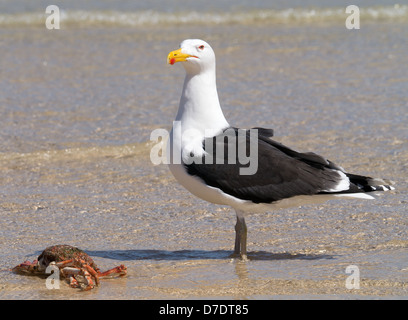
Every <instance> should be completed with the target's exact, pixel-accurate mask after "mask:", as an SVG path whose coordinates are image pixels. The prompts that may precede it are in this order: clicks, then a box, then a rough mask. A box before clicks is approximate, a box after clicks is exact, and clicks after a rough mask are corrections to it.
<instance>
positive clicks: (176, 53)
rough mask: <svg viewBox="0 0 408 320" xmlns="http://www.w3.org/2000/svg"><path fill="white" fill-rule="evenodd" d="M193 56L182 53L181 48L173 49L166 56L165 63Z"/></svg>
mask: <svg viewBox="0 0 408 320" xmlns="http://www.w3.org/2000/svg"><path fill="white" fill-rule="evenodd" d="M190 57H194V56H192V55H189V54H187V53H182V52H181V48H180V49H178V50H174V51H172V52H170V53H169V55H168V56H167V63H168V64H171V65H173V64H175V63H176V62H181V61H186V60H187V58H190Z"/></svg>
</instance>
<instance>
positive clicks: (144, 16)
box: [0, 4, 408, 27]
mask: <svg viewBox="0 0 408 320" xmlns="http://www.w3.org/2000/svg"><path fill="white" fill-rule="evenodd" d="M60 13H61V23H64V24H68V25H71V24H72V25H81V26H88V25H114V26H115V25H116V26H130V27H137V26H148V25H161V24H164V25H166V24H176V25H183V24H224V25H228V24H237V23H239V24H254V23H272V24H273V23H313V22H337V21H343V20H344V19H345V17H347V13H345V8H344V7H338V8H311V9H310V8H289V9H282V10H273V9H266V10H246V11H236V12H231V11H223V12H199V11H185V12H182V11H180V12H161V11H157V10H142V11H129V12H125V11H111V10H95V11H87V10H62V9H61V11H60ZM360 14H361V18H362V19H370V20H376V21H377V20H393V22H395V21H408V5H398V4H395V5H393V6H376V7H365V8H364V7H361V8H360ZM46 17H47V15H46V14H45V13H41V12H29V13H15V14H0V26H16V25H22V26H27V25H33V26H37V25H43V24H44V21H45V19H46Z"/></svg>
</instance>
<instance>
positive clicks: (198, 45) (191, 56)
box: [167, 39, 215, 74]
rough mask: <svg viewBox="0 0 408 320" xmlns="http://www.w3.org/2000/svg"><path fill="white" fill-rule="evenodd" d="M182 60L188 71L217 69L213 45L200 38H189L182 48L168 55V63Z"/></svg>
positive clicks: (199, 71)
mask: <svg viewBox="0 0 408 320" xmlns="http://www.w3.org/2000/svg"><path fill="white" fill-rule="evenodd" d="M176 62H181V63H182V65H183V67H184V69H186V72H187V73H190V74H198V73H201V72H203V71H207V70H214V71H215V54H214V51H213V49H212V48H211V46H210V45H209V44H208V43H207V42H205V41H203V40H200V39H187V40H184V41H183V42H182V43H181V44H180V49H178V50H175V51H172V52H170V53H169V55H168V56H167V63H169V64H171V65H173V64H175V63H176Z"/></svg>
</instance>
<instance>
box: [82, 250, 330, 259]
mask: <svg viewBox="0 0 408 320" xmlns="http://www.w3.org/2000/svg"><path fill="white" fill-rule="evenodd" d="M85 251H86V253H88V254H89V255H90V256H91V257H93V256H94V257H101V258H107V259H114V260H123V261H126V260H205V259H220V260H223V259H231V254H232V252H231V251H228V250H213V251H207V250H178V251H167V250H109V251H88V250H85ZM333 258H334V257H333V256H332V255H327V254H302V253H289V252H282V253H270V252H266V251H252V252H248V259H249V260H261V261H262V260H294V259H299V260H318V259H333Z"/></svg>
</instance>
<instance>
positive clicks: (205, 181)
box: [166, 39, 394, 260]
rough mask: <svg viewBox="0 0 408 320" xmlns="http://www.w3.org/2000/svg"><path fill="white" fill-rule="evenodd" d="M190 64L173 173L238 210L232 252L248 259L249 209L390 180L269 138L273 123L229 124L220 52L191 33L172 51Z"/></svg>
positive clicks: (174, 139)
mask: <svg viewBox="0 0 408 320" xmlns="http://www.w3.org/2000/svg"><path fill="white" fill-rule="evenodd" d="M178 62H180V63H181V64H182V65H183V67H184V69H185V71H186V75H185V79H184V85H183V89H182V93H181V98H180V104H179V108H178V112H177V115H176V118H175V121H174V122H173V126H172V130H171V132H170V134H169V139H168V143H167V151H166V154H167V161H168V165H169V169H170V171H171V173H172V174H173V175H174V177H175V178H176V180H177V181H178V182H179V183H180V184H181V185H182V186H184V187H185V188H186V189H187V190H188V191H190V192H191V193H192V194H193V195H195V196H197V197H198V198H201V199H203V200H206V201H208V202H211V203H214V204H219V205H225V206H230V207H232V208H233V209H234V210H235V212H236V218H237V220H236V225H235V245H234V252H233V254H232V256H234V257H240V258H241V259H242V260H247V225H246V222H245V217H246V216H247V215H248V214H251V213H260V212H261V213H262V212H268V211H273V210H278V209H282V208H288V207H293V206H301V205H304V204H313V203H321V202H324V201H326V200H329V199H335V198H351V199H353V198H354V199H356V198H357V199H374V197H373V196H372V195H371V194H372V193H373V192H376V191H387V190H393V189H394V187H392V186H391V185H392V182H391V181H386V180H383V179H378V178H371V177H367V176H362V175H356V174H351V173H347V172H346V171H345V170H344V169H343V168H342V167H340V166H338V165H336V164H335V163H333V162H332V161H330V160H327V159H326V158H324V157H322V156H320V155H317V154H316V153H313V152H307V153H300V152H297V151H295V150H293V149H291V148H289V147H287V146H285V145H283V144H281V143H279V142H276V141H274V140H272V136H273V130H272V129H266V128H260V127H254V128H251V129H240V128H236V127H232V126H230V125H229V123H228V121H227V120H226V119H225V116H224V114H223V111H222V109H221V105H220V102H219V99H218V93H217V86H216V63H215V53H214V51H213V49H212V48H211V46H210V45H209V44H208V43H207V42H205V41H203V40H200V39H187V40H184V41H183V42H182V43H181V44H180V48H179V49H178V50H175V51H172V52H170V53H169V54H168V56H167V63H168V64H171V65H174V64H175V63H178Z"/></svg>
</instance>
